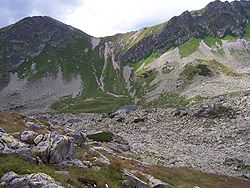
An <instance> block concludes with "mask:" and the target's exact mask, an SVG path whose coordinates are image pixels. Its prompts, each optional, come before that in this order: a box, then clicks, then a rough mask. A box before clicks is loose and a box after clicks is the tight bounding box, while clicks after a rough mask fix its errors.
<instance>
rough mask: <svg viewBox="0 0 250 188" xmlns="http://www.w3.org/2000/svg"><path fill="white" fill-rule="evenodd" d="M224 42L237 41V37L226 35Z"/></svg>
mask: <svg viewBox="0 0 250 188" xmlns="http://www.w3.org/2000/svg"><path fill="white" fill-rule="evenodd" d="M223 40H229V41H230V40H235V37H234V36H232V35H226V36H224V37H223Z"/></svg>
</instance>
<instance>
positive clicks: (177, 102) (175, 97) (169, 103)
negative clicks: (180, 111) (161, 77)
mask: <svg viewBox="0 0 250 188" xmlns="http://www.w3.org/2000/svg"><path fill="white" fill-rule="evenodd" d="M188 104H189V101H188V100H187V99H186V98H185V97H183V96H180V95H179V94H178V93H175V92H167V93H162V94H161V95H160V96H159V97H158V98H157V99H155V100H154V101H151V102H149V103H148V104H147V106H154V107H164V108H166V107H174V108H176V107H184V106H186V105H188Z"/></svg>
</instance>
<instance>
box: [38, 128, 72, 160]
mask: <svg viewBox="0 0 250 188" xmlns="http://www.w3.org/2000/svg"><path fill="white" fill-rule="evenodd" d="M35 150H36V154H37V156H39V157H40V158H41V160H42V161H43V162H48V163H52V164H57V163H61V162H63V161H65V160H72V159H74V158H75V150H76V146H75V143H74V141H73V139H72V138H70V137H68V136H64V135H60V134H59V133H57V132H52V133H49V134H48V135H46V136H45V139H44V140H43V141H41V142H40V143H39V144H38V145H37V146H36V147H35Z"/></svg>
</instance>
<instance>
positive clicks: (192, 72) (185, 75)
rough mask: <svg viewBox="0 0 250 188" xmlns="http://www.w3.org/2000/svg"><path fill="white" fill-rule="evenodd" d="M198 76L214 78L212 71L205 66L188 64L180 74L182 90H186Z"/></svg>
mask: <svg viewBox="0 0 250 188" xmlns="http://www.w3.org/2000/svg"><path fill="white" fill-rule="evenodd" d="M196 75H201V76H212V71H211V70H210V69H209V68H208V67H207V65H205V64H187V65H186V66H185V67H184V69H183V71H182V72H181V74H180V78H179V80H180V81H182V84H181V88H182V89H185V88H186V87H187V86H188V85H189V84H190V83H192V80H193V79H194V77H195V76H196Z"/></svg>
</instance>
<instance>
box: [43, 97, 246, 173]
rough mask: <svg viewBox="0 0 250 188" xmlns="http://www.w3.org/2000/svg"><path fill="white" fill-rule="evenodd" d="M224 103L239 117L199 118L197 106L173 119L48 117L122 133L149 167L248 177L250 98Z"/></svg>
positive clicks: (142, 113) (167, 115)
mask: <svg viewBox="0 0 250 188" xmlns="http://www.w3.org/2000/svg"><path fill="white" fill-rule="evenodd" d="M217 100H218V99H217ZM220 100H221V102H220V103H221V104H223V105H224V106H232V107H233V108H234V110H235V115H234V117H226V116H224V117H194V115H193V114H194V112H195V111H196V110H197V109H196V108H195V107H190V108H187V109H185V110H183V111H182V112H181V113H182V115H180V114H178V113H180V112H178V113H177V114H178V115H176V114H175V115H173V114H174V113H176V110H175V109H138V110H136V111H134V112H131V113H129V114H118V115H117V116H115V117H114V118H110V117H106V116H104V115H98V114H79V115H73V114H58V115H46V116H47V118H48V119H49V120H50V121H51V122H52V123H54V124H64V126H67V127H71V128H74V129H77V130H80V131H83V132H84V133H86V134H90V133H95V132H97V131H110V132H112V133H114V134H118V135H120V136H122V137H124V138H125V139H126V140H128V142H129V143H130V144H131V149H132V153H133V154H134V155H135V156H137V158H138V159H140V160H143V161H144V162H146V163H150V164H160V165H164V166H167V167H174V166H177V167H189V168H193V169H197V170H201V171H205V172H213V173H218V174H224V175H232V176H246V177H248V178H249V176H250V137H249V135H250V129H249V122H250V121H249V120H250V112H249V109H250V96H244V97H238V98H237V97H235V98H233V99H224V98H223V97H222V98H221V99H220ZM213 102H215V101H213ZM74 122H75V123H74Z"/></svg>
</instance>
